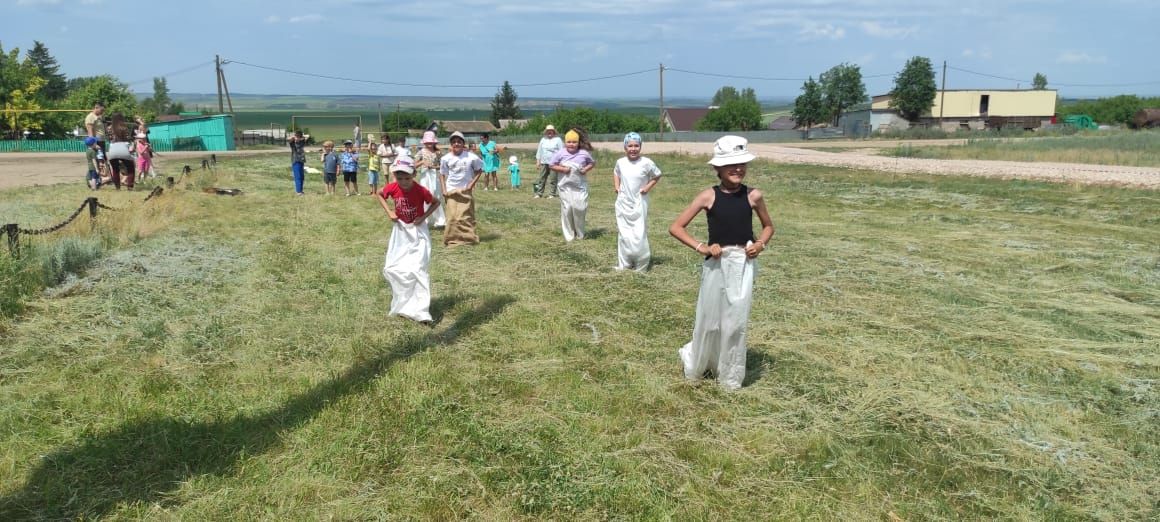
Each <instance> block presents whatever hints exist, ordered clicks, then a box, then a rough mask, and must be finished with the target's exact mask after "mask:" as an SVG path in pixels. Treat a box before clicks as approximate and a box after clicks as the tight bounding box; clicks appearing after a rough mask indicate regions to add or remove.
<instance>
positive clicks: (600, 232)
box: [584, 228, 608, 239]
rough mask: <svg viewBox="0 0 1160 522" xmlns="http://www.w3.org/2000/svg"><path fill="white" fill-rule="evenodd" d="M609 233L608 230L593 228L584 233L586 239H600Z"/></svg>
mask: <svg viewBox="0 0 1160 522" xmlns="http://www.w3.org/2000/svg"><path fill="white" fill-rule="evenodd" d="M607 233H608V229H606V228H592V229H588V230H585V231H584V239H600V238H601V237H602V236H604V235H605V234H607Z"/></svg>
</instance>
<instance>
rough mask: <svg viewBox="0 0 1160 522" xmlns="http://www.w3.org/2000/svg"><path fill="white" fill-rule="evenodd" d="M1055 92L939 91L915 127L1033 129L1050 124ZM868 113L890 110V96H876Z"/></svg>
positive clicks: (1052, 115)
mask: <svg viewBox="0 0 1160 522" xmlns="http://www.w3.org/2000/svg"><path fill="white" fill-rule="evenodd" d="M1055 101H1056V91H1054V90H1046V89H1045V90H995V89H992V90H983V89H964V90H947V91H938V92H936V93H935V96H934V105H933V106H932V107H931V108H930V111H929V112H927V113H925V114H923V115H922V116H920V117H919V119H918V121H916V122H912V123H917V124H925V125H934V126H937V125H938V124H939V121H940V118H941V121H942V127H943V129H945V130H954V129H959V128H962V129H985V128H1002V127H1018V128H1024V129H1034V128H1038V127H1040V126H1043V125H1046V124H1048V123H1051V119H1052V118H1053V117H1054V116H1055ZM870 108H871V111H874V112H878V111H892V110H893V109H891V108H890V95H888V94H887V95H882V96H875V97H873V99H872V102H871V105H870Z"/></svg>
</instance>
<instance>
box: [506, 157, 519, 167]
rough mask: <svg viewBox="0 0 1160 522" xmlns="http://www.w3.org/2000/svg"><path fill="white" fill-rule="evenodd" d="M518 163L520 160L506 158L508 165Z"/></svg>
mask: <svg viewBox="0 0 1160 522" xmlns="http://www.w3.org/2000/svg"><path fill="white" fill-rule="evenodd" d="M519 162H520V159H519V158H517V157H515V156H512V157H510V158H508V163H511V164H512V165H515V164H516V163H519Z"/></svg>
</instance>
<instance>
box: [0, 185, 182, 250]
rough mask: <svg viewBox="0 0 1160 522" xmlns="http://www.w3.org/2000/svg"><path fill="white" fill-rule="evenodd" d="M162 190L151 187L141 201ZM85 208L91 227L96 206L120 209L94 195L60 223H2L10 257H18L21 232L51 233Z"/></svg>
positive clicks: (95, 220) (64, 225) (2, 232)
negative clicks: (41, 225) (27, 225)
mask: <svg viewBox="0 0 1160 522" xmlns="http://www.w3.org/2000/svg"><path fill="white" fill-rule="evenodd" d="M164 192H165V189H162V188H161V187H160V186H158V187H153V190H152V191H150V192H149V195H148V196H145V199H144V201H142V203H144V202H146V201H149V200H151V199H153V198H155V197H158V196H160V195H161V194H162V193H164ZM85 208H88V209H89V219H90V222H91V224H92V228H96V225H97V209H98V208H100V209H104V210H109V211H112V212H117V211H120V210H122V209H118V208H113V207H110V206H108V205H106V204H104V203H101V202H100V201H97V198H95V197H90V198H85V200H84V201H82V202H81V206H79V207H77V209H76V210H75V211H74V212H73V213H72V215H70V216H69V217H68V218H67V219H65V220H64V221H62V222H60V223H57V224H55V225H53V226H51V227H45V228H33V229H26V228H20V225H18V224H16V223H7V224H5V225H3V226H2V227H0V236H8V253H9V254H11V255H12V257H15V258H19V257H20V235H21V234H24V235H29V236H40V235H45V234H51V233H53V232H56V231H57V230H60V229H62V228H64V227H66V226H68V224H69V223H72V222H73V221H76V219H77V217H78V216H80V215H81V212H84V210H85Z"/></svg>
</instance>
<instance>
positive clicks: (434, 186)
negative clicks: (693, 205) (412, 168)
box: [419, 169, 447, 228]
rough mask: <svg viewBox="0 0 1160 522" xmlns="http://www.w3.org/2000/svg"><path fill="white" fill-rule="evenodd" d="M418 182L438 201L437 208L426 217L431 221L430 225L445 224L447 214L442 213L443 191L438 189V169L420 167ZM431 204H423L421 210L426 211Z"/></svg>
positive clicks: (439, 225) (438, 226)
mask: <svg viewBox="0 0 1160 522" xmlns="http://www.w3.org/2000/svg"><path fill="white" fill-rule="evenodd" d="M419 184H420V185H422V186H423V188H425V189H427V190H428V191H430V192H431V195H432V196H434V197H435V199H436V200H437V201H439V203H440V204H439V208H437V209H435V212H432V213H431V216H430V217H428V218H427V219H428V220H430V221H431V226H433V227H435V228H440V227H443V226H446V225H447V215H446V214H444V213H443V191H442V190H439V169H422V172H420V173H419ZM430 207H431V205H428V204H426V203H424V204H423V212H426V211H427V209H428V208H430Z"/></svg>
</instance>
